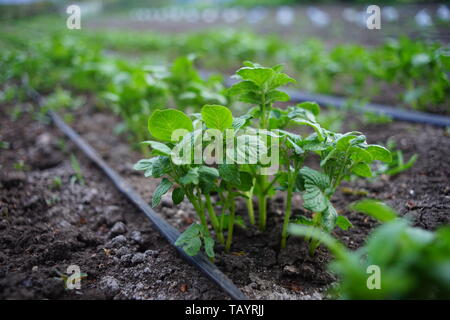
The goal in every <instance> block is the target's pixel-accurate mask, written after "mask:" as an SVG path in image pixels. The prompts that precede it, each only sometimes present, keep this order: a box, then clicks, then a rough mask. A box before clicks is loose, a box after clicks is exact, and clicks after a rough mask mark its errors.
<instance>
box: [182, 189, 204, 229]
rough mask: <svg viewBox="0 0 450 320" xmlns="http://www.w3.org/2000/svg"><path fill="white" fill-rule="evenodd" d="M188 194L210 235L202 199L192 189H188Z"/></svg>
mask: <svg viewBox="0 0 450 320" xmlns="http://www.w3.org/2000/svg"><path fill="white" fill-rule="evenodd" d="M186 195H187V197H188V199H189V201H190V202H191V203H192V205H193V206H194V209H195V211H196V212H197V214H198V217H199V218H200V222H201V224H202V225H203V226H204V227H205V230H206V234H207V235H209V230H208V223H207V222H206V216H205V210H204V208H203V206H202V203H201V200H199V199H197V197H195V195H194V193H193V192H192V191H188V192H187V194H186Z"/></svg>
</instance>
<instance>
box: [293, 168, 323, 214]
mask: <svg viewBox="0 0 450 320" xmlns="http://www.w3.org/2000/svg"><path fill="white" fill-rule="evenodd" d="M299 176H300V179H301V180H302V181H303V188H304V190H305V191H304V192H303V201H304V207H305V208H306V209H308V210H311V211H313V212H323V211H325V210H326V209H327V208H328V206H329V205H330V201H329V200H328V195H327V191H328V190H327V189H328V188H329V187H330V179H329V178H328V176H326V175H325V174H323V173H321V172H318V171H316V170H313V169H310V168H308V167H304V168H302V169H301V170H300V172H299Z"/></svg>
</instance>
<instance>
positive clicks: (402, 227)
mask: <svg viewBox="0 0 450 320" xmlns="http://www.w3.org/2000/svg"><path fill="white" fill-rule="evenodd" d="M88 48H89V50H88ZM88 48H87V47H83V46H81V47H80V43H79V42H78V41H73V40H71V38H67V37H55V38H54V39H53V41H51V42H48V43H47V42H43V43H42V45H41V46H37V47H35V50H33V51H21V50H5V51H3V52H2V53H1V57H2V58H1V59H0V64H1V70H2V72H1V73H0V76H1V77H2V79H1V80H2V89H3V91H2V100H5V99H6V100H8V99H11V97H15V98H17V96H20V97H21V98H20V99H23V100H25V99H26V95H25V94H24V92H22V91H21V90H23V86H22V84H23V83H24V82H26V84H27V85H29V86H32V87H33V88H35V89H37V90H38V91H39V92H41V93H43V94H47V93H51V94H50V96H49V98H48V99H47V102H48V108H58V107H61V106H70V100H71V97H72V95H71V94H67V91H65V90H63V89H58V90H56V91H55V93H54V94H53V93H52V92H53V91H54V89H55V88H57V87H58V86H62V87H64V88H66V89H70V90H71V91H72V93H73V94H78V93H86V92H89V93H95V97H96V98H97V99H98V100H99V101H98V102H99V103H100V104H102V105H103V107H105V108H106V107H108V108H111V109H110V110H112V111H114V112H116V113H117V114H118V115H119V116H120V117H121V118H122V119H123V120H124V123H125V124H126V128H125V130H126V132H130V133H132V136H133V141H135V140H137V139H142V138H141V137H144V136H145V135H147V131H148V130H150V133H151V135H152V136H153V137H154V138H155V139H156V141H146V142H145V143H144V144H142V145H143V146H147V145H150V147H151V153H152V154H153V155H154V157H151V158H146V159H143V160H141V161H140V162H139V163H137V164H136V169H138V170H143V171H144V174H145V175H146V176H148V177H153V178H160V179H161V182H160V184H159V186H158V188H157V190H156V191H155V193H154V195H153V198H152V205H153V206H156V205H158V203H159V201H160V200H161V197H162V196H163V195H164V194H166V193H168V192H169V191H170V190H172V192H171V196H172V199H173V202H174V203H175V204H179V203H180V202H181V201H183V199H185V198H186V199H187V200H188V201H190V202H191V203H192V205H193V208H194V210H195V211H196V212H197V214H198V220H199V221H200V223H195V224H193V225H192V226H191V227H189V228H188V229H187V230H186V231H185V232H184V233H183V234H182V236H181V237H180V238H179V239H178V241H177V245H178V246H180V247H183V249H184V250H186V252H187V253H188V254H196V253H198V252H199V251H200V250H201V249H202V247H203V249H204V251H205V252H206V253H207V255H208V256H210V257H211V258H213V257H214V255H215V251H214V250H215V243H216V242H219V243H223V244H224V246H225V249H226V250H228V251H229V250H230V249H231V247H232V241H233V230H234V227H235V226H236V225H240V226H242V225H243V224H250V225H252V224H255V225H256V224H257V225H258V227H259V228H260V229H261V230H265V229H266V228H267V220H268V219H271V218H272V217H270V216H267V209H266V208H267V203H268V201H270V199H271V198H272V197H273V196H274V194H275V192H277V191H281V192H284V195H285V214H284V223H283V225H282V226H280V230H279V232H280V246H281V247H285V245H286V240H287V237H288V236H289V234H294V235H302V236H306V240H307V241H308V242H309V246H310V253H311V254H314V251H315V249H316V248H317V246H318V245H319V244H320V243H323V244H325V245H326V246H329V247H330V249H331V251H332V252H333V253H334V255H335V256H336V261H335V262H334V263H333V265H335V266H336V267H333V269H332V270H333V272H335V273H337V274H338V275H339V276H340V278H341V282H340V286H339V294H340V295H341V297H344V298H352V297H353V298H355V297H356V298H374V297H375V298H402V297H427V298H430V297H448V296H449V293H448V288H449V285H448V282H445V281H447V280H446V278H445V275H446V273H445V270H447V269H446V268H447V266H448V256H449V243H450V241H449V239H448V234H449V233H448V228H442V229H441V230H439V231H437V232H436V233H431V232H427V231H424V230H419V231H418V229H414V228H412V227H410V224H409V223H408V222H405V221H404V220H399V219H391V220H392V221H389V222H387V223H386V226H382V227H381V228H380V229H377V230H376V231H375V232H374V235H373V236H372V237H371V238H370V240H369V242H368V244H367V245H366V246H365V247H363V248H361V249H360V250H359V251H357V252H352V251H348V250H346V249H345V248H344V247H343V246H342V245H340V244H339V243H338V242H337V241H336V240H333V239H332V238H331V236H330V233H331V232H332V231H333V229H334V228H335V227H339V228H342V229H344V230H346V229H348V228H349V227H351V223H350V222H349V221H348V220H347V219H346V218H345V217H344V216H341V215H338V214H337V211H336V209H335V208H334V206H333V203H332V199H331V198H332V195H333V194H334V193H335V192H336V191H337V189H338V187H339V185H340V183H341V181H342V180H343V179H347V178H353V176H354V175H358V176H361V177H364V178H369V177H371V176H373V174H374V173H376V172H377V171H379V172H381V173H387V172H390V171H394V172H400V171H402V170H404V169H405V168H406V167H408V166H410V165H411V161H408V163H404V161H403V156H402V154H401V153H399V152H397V153H394V154H393V158H394V161H392V162H389V160H390V159H391V154H390V152H389V151H387V150H386V149H385V148H384V147H381V146H378V145H369V144H367V143H366V141H365V137H364V136H363V135H362V134H361V133H359V132H348V133H345V134H340V133H337V132H335V130H331V129H325V128H324V126H323V125H321V122H319V121H318V118H320V116H321V115H320V109H319V107H318V106H317V105H316V104H315V103H312V102H309V103H303V104H300V105H297V106H291V107H288V108H279V107H276V106H275V104H276V103H278V104H280V102H281V103H284V102H286V101H287V100H289V96H288V95H287V94H286V93H284V92H283V91H281V90H279V89H280V88H281V87H283V86H284V85H287V84H289V83H290V84H293V83H294V82H295V81H294V80H293V79H292V78H290V77H289V76H287V75H286V74H284V73H282V70H281V66H275V67H273V68H265V67H262V66H260V65H258V64H253V63H247V64H246V66H245V67H243V68H241V69H240V70H238V72H237V74H236V77H237V78H238V80H239V82H237V83H236V84H235V85H234V86H233V87H231V88H230V89H228V90H227V91H226V92H224V91H223V87H222V86H221V84H220V83H221V82H220V80H219V79H218V78H215V77H213V78H211V79H210V80H208V81H204V80H202V79H201V77H200V76H199V74H198V72H197V71H195V69H194V68H193V64H192V63H193V59H192V57H181V58H179V59H178V60H176V61H175V62H174V63H173V64H172V66H171V67H168V68H166V67H163V68H162V67H154V66H152V67H146V66H145V65H144V64H140V63H132V62H127V61H126V60H124V59H121V58H116V57H105V56H104V55H102V53H101V50H100V48H98V49H96V50H92V48H93V47H88ZM77 50H78V51H77ZM153 101H158V102H159V103H158V104H153ZM236 101H239V103H241V104H243V105H249V106H254V107H251V108H249V110H248V111H247V112H244V113H242V112H241V113H240V114H239V115H235V116H233V114H232V112H231V110H230V108H228V107H226V106H232V105H234V104H235V103H236ZM77 104H80V103H79V102H77ZM166 106H172V107H179V108H180V109H183V110H184V111H185V112H186V113H188V114H186V113H184V112H182V111H180V110H175V109H164V110H156V111H155V108H157V107H166ZM200 106H203V107H202V108H200ZM239 106H242V105H239ZM108 110H109V109H108ZM152 111H153V112H152ZM196 111H197V112H198V113H196ZM149 116H150V119H149V120H148V118H149ZM127 119H129V120H127ZM136 119H139V120H136ZM147 120H148V126H147ZM307 128H310V130H312V132H311V131H309V132H308V131H307V130H308V129H307ZM175 129H185V130H186V133H188V134H187V135H186V136H185V138H184V139H182V140H181V141H177V140H172V132H173V131H174V130H175ZM212 129H215V130H219V132H224V131H225V132H226V131H227V130H231V132H232V134H233V135H232V136H233V140H234V141H235V145H237V149H236V153H234V154H231V155H227V154H225V155H224V158H223V159H222V160H223V163H221V164H215V163H214V162H209V161H208V162H206V160H204V159H202V160H201V161H200V163H195V164H190V163H188V164H179V163H174V161H173V158H172V156H173V154H174V149H175V150H177V149H183V148H182V147H183V146H195V145H196V142H197V141H198V137H203V136H205V135H206V136H208V134H210V130H212ZM261 133H262V136H261ZM200 141H201V140H200ZM213 141H214V142H215V143H218V141H219V140H215V139H214V140H213ZM276 142H277V143H276ZM215 143H212V142H211V140H209V141H208V140H206V141H201V145H200V147H201V148H200V149H201V150H202V151H208V150H209V153H208V152H207V154H210V155H211V157H210V158H214V159H216V158H218V157H217V154H216V153H215V152H212V151H211V145H214V144H215ZM222 143H224V141H222ZM276 150H278V153H279V155H280V158H279V159H280V162H279V165H280V169H279V170H278V171H276V172H275V173H272V174H267V172H264V170H268V169H269V168H268V165H267V163H265V162H264V163H263V162H256V163H250V164H246V163H243V164H242V163H236V161H237V160H239V158H242V157H243V158H245V157H250V158H251V157H252V156H253V157H254V156H257V155H258V154H260V153H261V152H262V153H264V152H268V153H272V152H275V151H276ZM256 158H257V157H256ZM206 159H208V158H206ZM380 161H385V162H386V164H385V165H382V164H381V162H380ZM305 162H308V164H310V163H311V167H312V168H310V167H307V166H305V165H304V163H305ZM393 162H394V164H392V163H393ZM412 162H413V161H412ZM373 163H375V166H373V167H372V164H373ZM313 168H314V169H313ZM294 193H299V194H301V195H302V197H303V206H304V209H305V210H304V211H305V212H308V213H310V215H308V216H304V217H296V218H295V219H293V218H292V217H291V213H292V210H293V208H292V197H293V194H294ZM240 199H242V200H240ZM237 201H245V203H246V205H247V209H248V210H247V211H248V217H247V218H244V217H241V216H239V215H237V213H236V202H237ZM255 204H257V206H256V207H255V208H254V205H255ZM255 209H256V210H255ZM359 210H361V211H363V210H362V209H359ZM380 210H381V209H379V208H377V209H376V210H375V211H374V210H372V211H370V212H368V213H370V214H372V215H376V212H383V211H380ZM374 212H375V213H374ZM255 213H256V215H255ZM302 225H303V227H302ZM394 227H395V228H394ZM311 228H313V229H311ZM385 229H389V230H391V232H390V233H387V231H386V232H385V231H383V230H385ZM380 234H381V238H382V239H390V241H389V242H390V243H392V244H393V246H392V247H393V248H394V249H392V251H391V250H390V251H389V252H391V253H392V252H394V253H395V254H391V255H390V256H389V257H387V258H385V257H386V254H385V252H386V250H385V249H386V248H385V246H384V244H385V241H381V240H379V239H380ZM377 239H378V240H377ZM380 241H381V242H382V244H380ZM387 241H388V240H387ZM235 246H236V245H235ZM336 248H338V249H336ZM216 250H217V249H216ZM398 252H400V253H401V254H397V253H398ZM410 257H415V259H410ZM375 262H376V263H375ZM374 263H375V264H378V265H379V266H380V267H381V268H382V270H386V272H388V277H387V278H385V277H384V276H383V277H382V279H383V282H382V284H381V285H382V288H383V290H381V291H368V290H367V288H364V287H362V286H363V285H365V280H366V278H367V274H366V267H367V265H371V264H374ZM427 266H432V267H430V268H428V269H427ZM442 270H444V271H442ZM383 272H384V271H383ZM364 275H365V276H366V277H363V276H364ZM418 275H419V276H418ZM398 279H405V280H404V281H399V280H398ZM361 281H362V282H361ZM384 281H386V282H384ZM425 285H426V286H425ZM424 287H426V290H420V288H424Z"/></svg>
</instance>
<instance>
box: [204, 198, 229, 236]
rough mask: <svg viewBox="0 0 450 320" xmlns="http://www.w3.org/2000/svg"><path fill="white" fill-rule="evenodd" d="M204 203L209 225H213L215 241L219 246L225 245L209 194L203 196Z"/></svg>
mask: <svg viewBox="0 0 450 320" xmlns="http://www.w3.org/2000/svg"><path fill="white" fill-rule="evenodd" d="M205 202H206V209H207V210H208V214H209V218H210V219H211V224H212V225H213V228H214V231H215V232H216V235H217V240H219V242H220V243H221V244H224V243H225V239H224V237H223V233H222V229H221V228H220V224H219V219H217V215H216V213H215V211H214V208H213V206H212V203H211V196H210V195H209V194H205Z"/></svg>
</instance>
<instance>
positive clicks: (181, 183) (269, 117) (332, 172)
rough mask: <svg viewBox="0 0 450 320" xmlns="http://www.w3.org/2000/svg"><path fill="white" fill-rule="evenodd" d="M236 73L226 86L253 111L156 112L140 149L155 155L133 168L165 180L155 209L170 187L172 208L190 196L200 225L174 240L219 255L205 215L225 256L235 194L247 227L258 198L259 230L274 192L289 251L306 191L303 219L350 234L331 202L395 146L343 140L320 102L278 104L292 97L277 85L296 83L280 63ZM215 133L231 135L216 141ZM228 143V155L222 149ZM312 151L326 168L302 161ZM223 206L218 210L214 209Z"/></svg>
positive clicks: (356, 137)
mask: <svg viewBox="0 0 450 320" xmlns="http://www.w3.org/2000/svg"><path fill="white" fill-rule="evenodd" d="M236 77H237V78H238V79H239V80H240V81H239V82H237V83H236V84H235V85H233V86H232V87H231V88H229V89H228V90H227V94H228V95H229V96H231V97H233V98H234V99H239V100H240V101H242V102H244V103H248V104H250V105H252V106H254V107H252V108H250V109H249V111H248V112H247V113H245V114H244V115H241V116H239V117H233V115H232V112H231V111H230V109H229V108H227V107H226V106H221V105H205V106H203V107H202V109H201V112H200V113H194V114H191V115H189V116H188V115H186V114H185V113H183V112H182V111H180V110H175V109H165V110H156V111H155V112H153V114H152V115H151V117H150V118H149V120H148V129H149V131H150V133H151V135H152V136H153V137H154V138H155V139H156V140H154V141H145V142H144V143H145V144H148V145H150V147H151V150H152V154H153V155H154V157H152V158H146V159H142V160H140V161H139V162H138V163H137V164H136V165H135V169H136V170H142V171H144V172H145V176H146V177H152V178H162V180H161V182H160V184H159V186H158V187H157V189H156V190H155V192H154V194H153V199H152V205H153V206H156V205H158V204H159V202H160V200H161V197H162V196H163V195H164V194H166V193H167V192H168V191H169V190H171V189H172V188H174V190H173V192H172V199H173V201H174V203H176V204H178V203H180V202H181V201H182V200H183V199H184V197H186V198H187V199H188V200H189V201H190V202H191V203H192V205H193V207H194V209H195V211H196V212H197V215H198V218H199V220H200V222H201V224H196V223H195V224H193V225H192V226H191V227H190V228H188V229H187V230H186V231H185V232H184V233H183V234H182V235H181V236H180V239H179V240H178V244H179V245H181V246H183V247H184V248H185V250H186V252H187V253H188V254H191V255H195V254H197V253H198V252H199V250H200V249H201V244H202V240H203V244H204V246H205V251H206V253H207V254H208V255H209V256H210V257H214V251H213V249H212V244H213V241H214V240H213V238H212V237H211V236H210V234H209V231H208V230H209V227H208V222H207V217H206V213H207V214H208V216H209V221H210V223H211V225H212V229H213V230H214V232H215V236H216V240H217V241H219V242H220V243H221V244H224V245H225V250H226V251H229V250H230V248H231V244H232V237H233V228H234V225H235V218H236V217H235V213H236V212H235V203H236V201H238V200H237V198H242V199H245V200H246V204H247V209H248V210H247V211H248V221H249V223H250V224H255V223H256V217H255V215H254V212H255V210H254V208H253V205H254V204H253V199H254V198H255V199H257V203H258V225H259V229H260V230H261V231H265V229H266V226H267V219H268V217H267V202H268V201H269V200H270V198H271V197H272V196H273V195H274V194H275V192H276V191H277V190H278V191H284V192H285V216H284V224H283V228H282V230H281V247H282V248H284V247H285V246H286V240H287V236H288V233H287V230H288V225H289V223H290V219H291V213H292V197H293V193H295V192H299V193H300V194H302V196H303V200H304V209H306V210H307V211H308V212H311V213H312V218H311V219H309V218H307V217H302V218H301V219H299V220H298V221H297V222H298V223H303V224H307V225H314V226H316V227H318V228H320V229H321V230H325V231H327V232H331V231H332V230H333V229H334V228H335V227H336V226H338V227H341V228H342V229H344V230H346V229H348V228H349V227H350V226H351V224H350V222H349V221H348V220H347V219H346V218H345V217H344V216H339V215H338V214H337V211H336V209H335V208H334V206H333V204H332V202H331V197H332V196H333V194H334V193H335V192H336V190H337V188H338V187H339V185H340V184H341V182H342V181H343V180H344V179H346V178H348V177H349V176H350V175H352V174H356V175H358V176H361V177H372V171H371V168H370V164H371V163H372V162H373V161H375V160H378V161H384V162H390V161H391V154H390V152H389V150H387V149H386V148H384V147H382V146H379V145H371V144H367V143H366V138H365V136H364V135H363V134H362V133H360V132H356V131H353V132H348V133H345V134H341V133H337V132H333V131H330V130H326V129H324V128H323V127H322V126H321V125H320V124H319V123H318V122H317V120H316V117H317V116H318V114H319V112H320V109H319V106H318V105H317V104H316V103H313V102H305V103H302V104H299V105H296V106H291V107H287V108H285V109H281V108H278V107H276V106H275V103H277V102H285V101H289V96H288V95H287V94H286V93H285V92H283V91H281V90H279V89H280V87H282V86H284V85H286V84H288V83H292V82H295V80H294V79H292V78H291V77H289V76H288V75H286V74H285V73H283V72H282V66H281V65H277V66H274V67H272V68H267V67H262V66H261V65H259V64H254V63H251V62H247V63H246V64H245V66H244V67H243V68H241V69H239V70H238V71H237V73H236ZM305 126H306V127H310V128H312V130H313V133H311V134H308V135H302V134H300V132H298V129H302V127H305ZM297 127H299V128H297ZM176 130H185V134H184V135H183V136H181V137H174V136H173V133H174V132H175V131H176ZM211 130H216V131H219V132H220V133H225V132H226V133H227V134H221V135H217V134H214V133H213V132H211ZM228 131H230V132H231V133H230V132H228ZM210 136H214V137H215V138H214V139H212V138H211V137H210ZM230 136H231V137H230ZM202 137H209V138H208V139H202ZM230 143H231V145H230ZM224 145H227V148H230V147H229V146H231V149H227V151H226V152H221V151H220V148H221V147H222V146H224ZM186 148H187V149H186ZM196 149H197V150H198V149H200V151H202V152H201V154H202V155H203V156H201V157H200V158H199V159H198V157H197V160H198V161H196V162H194V161H193V159H194V158H195V155H194V150H196ZM180 151H183V152H184V155H185V156H186V153H189V159H191V160H192V161H190V162H189V161H187V162H181V163H180V162H178V160H177V159H178V153H177V152H180ZM190 153H192V155H191V154H190ZM269 155H271V156H273V155H274V156H275V158H271V159H270V160H273V161H274V162H276V164H277V168H276V170H275V172H272V171H271V170H269V169H270V168H271V166H272V165H274V162H272V161H268V162H267V161H265V160H264V159H263V157H264V156H265V157H269ZM313 155H316V156H318V157H319V161H317V167H320V170H314V169H312V168H309V167H307V166H305V165H304V163H305V160H306V159H307V158H308V159H311V158H315V157H313ZM240 159H244V160H248V161H242V160H240ZM315 159H317V158H315ZM212 199H214V200H215V203H214V205H213V204H212ZM217 207H220V208H221V211H220V213H219V212H216V211H215V210H214V208H217ZM239 223H241V221H240V222H239ZM224 230H226V231H227V237H226V240H225V237H224ZM318 245H319V242H317V241H315V240H314V239H311V243H310V252H311V254H313V253H314V250H315V249H316V247H317V246H318Z"/></svg>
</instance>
